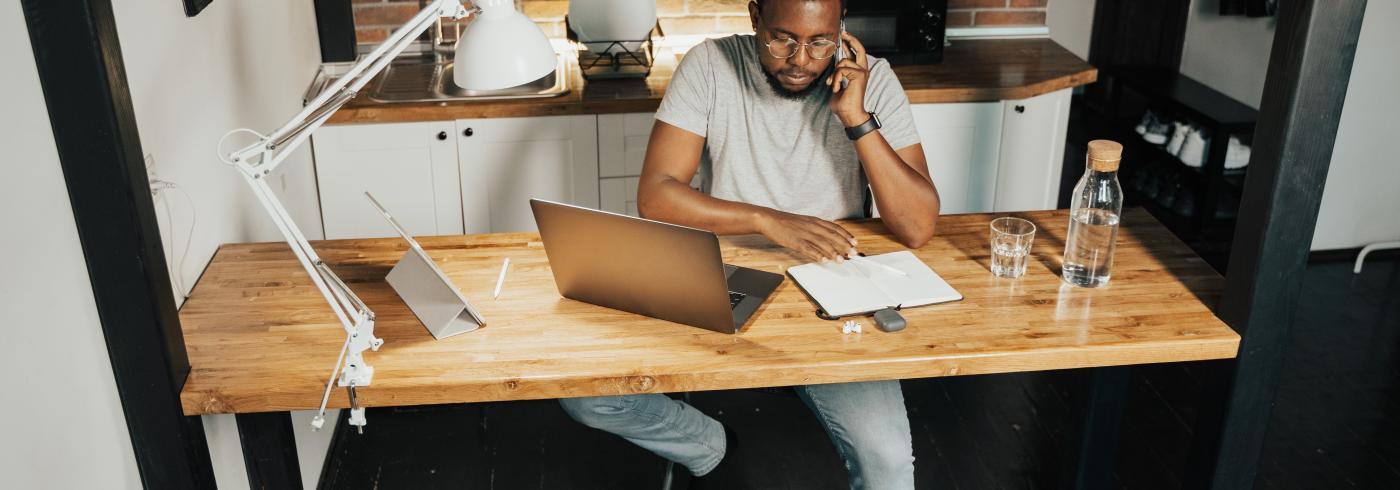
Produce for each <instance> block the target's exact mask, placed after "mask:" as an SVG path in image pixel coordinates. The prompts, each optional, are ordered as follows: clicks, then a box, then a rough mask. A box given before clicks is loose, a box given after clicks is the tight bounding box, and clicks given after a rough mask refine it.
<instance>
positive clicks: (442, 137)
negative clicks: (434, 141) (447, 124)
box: [438, 131, 447, 141]
mask: <svg viewBox="0 0 1400 490" xmlns="http://www.w3.org/2000/svg"><path fill="white" fill-rule="evenodd" d="M446 139H447V131H439V132H438V141H443V140H446Z"/></svg>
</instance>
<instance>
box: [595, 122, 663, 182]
mask: <svg viewBox="0 0 1400 490" xmlns="http://www.w3.org/2000/svg"><path fill="white" fill-rule="evenodd" d="M655 117H656V113H654V112H636V113H631V114H602V115H599V116H598V176H599V177H632V176H637V175H641V174H642V162H643V161H644V160H645V159H646V155H647V141H649V140H650V139H651V127H652V124H654V122H655Z"/></svg>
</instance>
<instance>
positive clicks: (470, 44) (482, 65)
mask: <svg viewBox="0 0 1400 490" xmlns="http://www.w3.org/2000/svg"><path fill="white" fill-rule="evenodd" d="M475 3H476V6H477V7H479V8H480V9H481V11H480V12H479V13H477V14H476V18H475V19H473V20H472V22H471V23H470V24H467V27H466V30H464V31H463V32H462V39H461V40H460V41H458V42H457V55H456V57H455V59H454V62H453V80H454V81H456V82H457V86H459V87H462V88H464V89H467V90H499V89H503V88H510V87H514V86H517V85H523V84H526V83H530V82H533V81H535V80H538V79H540V78H542V77H544V76H545V75H548V74H549V72H551V71H554V68H555V65H556V64H557V59H556V58H555V54H554V48H553V47H552V46H550V44H549V38H548V37H546V36H545V35H544V31H541V30H540V27H539V26H537V25H535V23H534V21H531V20H530V18H529V17H526V16H525V15H524V14H521V13H520V12H517V11H516V10H515V5H514V2H513V1H512V0H478V1H477V2H475Z"/></svg>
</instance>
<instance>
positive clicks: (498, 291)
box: [491, 257, 510, 299]
mask: <svg viewBox="0 0 1400 490" xmlns="http://www.w3.org/2000/svg"><path fill="white" fill-rule="evenodd" d="M508 269H510V257H506V260H505V262H501V275H500V276H498V277H496V292H495V293H492V294H491V299H496V298H499V297H501V285H502V284H505V283H506V270H508Z"/></svg>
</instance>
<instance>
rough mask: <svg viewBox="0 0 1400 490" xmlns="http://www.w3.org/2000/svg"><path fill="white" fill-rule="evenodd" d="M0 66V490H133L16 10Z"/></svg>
mask: <svg viewBox="0 0 1400 490" xmlns="http://www.w3.org/2000/svg"><path fill="white" fill-rule="evenodd" d="M0 59H3V60H5V62H6V65H8V66H6V67H5V69H4V70H0V92H3V93H4V94H6V99H7V100H6V101H5V109H4V117H0V145H3V147H4V148H5V156H4V161H5V164H4V165H5V178H4V180H3V182H4V189H3V191H0V216H3V222H4V223H5V229H6V231H5V232H4V233H0V254H3V255H4V256H5V257H10V258H12V259H19V260H9V261H7V262H6V263H5V265H3V266H0V326H3V328H0V330H3V332H4V346H5V348H4V352H3V353H0V372H4V373H7V374H9V376H7V377H6V381H5V384H4V387H3V388H0V389H3V390H4V391H3V392H4V395H3V400H4V401H3V402H0V488H17V489H18V488H43V489H56V490H67V489H74V490H78V489H89V488H111V489H123V488H130V489H137V488H141V480H140V475H139V474H138V473H137V469H136V459H135V456H133V452H132V449H131V439H130V437H129V436H128V435H127V430H126V421H125V419H124V418H123V417H122V409H121V401H120V400H119V399H118V398H117V386H116V382H115V380H114V379H113V378H112V364H111V360H110V359H109V358H108V357H107V344H106V342H105V341H104V339H103V337H102V326H101V323H99V321H98V318H97V307H96V305H95V303H94V301H93V296H92V287H91V286H90V285H89V282H88V275H87V266H86V265H85V264H84V262H83V251H82V247H81V246H80V245H79V243H78V231H77V228H76V227H75V225H74V222H73V209H72V207H71V206H70V205H69V203H68V191H67V188H66V187H65V185H64V180H63V173H62V170H61V168H60V167H59V164H58V151H57V149H56V148H55V147H54V140H53V131H52V130H51V129H50V126H49V116H48V109H47V108H46V107H45V106H44V95H43V91H42V89H41V88H40V86H39V76H38V73H37V72H36V69H35V67H34V52H33V50H31V49H30V45H29V30H28V28H27V27H26V26H25V23H24V15H23V14H22V13H21V12H20V6H19V2H0ZM75 462H78V463H81V466H80V467H75V466H74V463H75Z"/></svg>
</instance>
